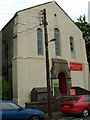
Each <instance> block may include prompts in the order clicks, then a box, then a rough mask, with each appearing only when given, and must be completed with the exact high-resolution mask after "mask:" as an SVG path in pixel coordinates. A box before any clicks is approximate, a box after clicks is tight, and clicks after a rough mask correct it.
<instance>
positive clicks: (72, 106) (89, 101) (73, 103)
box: [60, 95, 90, 116]
mask: <svg viewBox="0 0 90 120" xmlns="http://www.w3.org/2000/svg"><path fill="white" fill-rule="evenodd" d="M60 111H61V112H62V113H64V114H81V115H83V116H88V115H89V113H90V95H81V96H70V97H67V98H66V99H65V100H63V101H61V102H60Z"/></svg>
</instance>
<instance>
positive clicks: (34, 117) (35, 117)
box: [30, 115, 40, 120]
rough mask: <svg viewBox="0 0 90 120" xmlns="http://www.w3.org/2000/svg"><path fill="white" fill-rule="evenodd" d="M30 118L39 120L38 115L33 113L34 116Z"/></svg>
mask: <svg viewBox="0 0 90 120" xmlns="http://www.w3.org/2000/svg"><path fill="white" fill-rule="evenodd" d="M30 120H40V117H39V116H37V115H34V116H32V117H30Z"/></svg>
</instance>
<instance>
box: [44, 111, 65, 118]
mask: <svg viewBox="0 0 90 120" xmlns="http://www.w3.org/2000/svg"><path fill="white" fill-rule="evenodd" d="M62 117H63V114H62V113H61V112H59V111H58V112H52V117H49V116H48V114H47V113H45V120H54V119H55V120H57V119H60V118H62Z"/></svg>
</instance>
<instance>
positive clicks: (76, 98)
mask: <svg viewBox="0 0 90 120" xmlns="http://www.w3.org/2000/svg"><path fill="white" fill-rule="evenodd" d="M79 99H80V97H76V96H75V97H67V98H65V99H63V100H62V101H70V102H76V101H78V100H79Z"/></svg>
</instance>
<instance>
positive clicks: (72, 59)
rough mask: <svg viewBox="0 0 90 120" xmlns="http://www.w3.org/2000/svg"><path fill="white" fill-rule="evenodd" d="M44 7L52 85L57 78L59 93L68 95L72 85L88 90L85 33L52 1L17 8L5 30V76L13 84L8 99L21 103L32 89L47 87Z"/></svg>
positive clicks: (25, 100)
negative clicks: (25, 7) (43, 22)
mask: <svg viewBox="0 0 90 120" xmlns="http://www.w3.org/2000/svg"><path fill="white" fill-rule="evenodd" d="M52 8H53V10H52ZM43 9H46V18H47V22H48V25H47V32H48V47H49V50H48V51H49V63H50V65H49V68H50V82H51V86H54V84H53V81H54V80H55V81H57V80H58V82H57V84H58V87H57V89H58V90H57V91H58V92H57V93H58V95H57V96H60V95H69V89H70V87H71V86H77V85H78V86H81V87H83V88H86V89H88V80H89V77H88V75H89V71H88V63H87V57H86V49H85V43H84V39H83V38H82V32H81V31H80V30H79V29H78V27H77V26H76V25H75V24H74V22H73V21H72V20H71V18H70V17H69V16H68V15H67V14H66V13H65V11H64V10H63V9H62V8H61V7H60V6H59V5H58V4H57V3H56V2H55V1H52V2H48V3H45V4H41V5H38V6H34V7H31V8H28V9H24V10H21V11H18V12H17V13H16V14H15V15H14V17H13V18H12V19H11V20H10V22H9V23H7V25H5V27H4V28H3V29H2V44H3V61H2V65H3V75H4V76H6V78H7V80H8V82H9V84H10V92H9V98H10V99H13V100H16V101H17V102H18V103H20V104H21V105H24V104H25V102H28V101H30V96H31V95H30V94H31V93H30V92H31V90H32V89H33V88H35V87H46V86H47V80H46V63H45V60H46V58H45V40H44V38H45V34H44V27H43V24H42V21H43V16H42V10H43ZM53 38H55V39H56V40H55V41H53V42H49V41H50V40H52V39H53ZM57 93H55V94H57Z"/></svg>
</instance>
